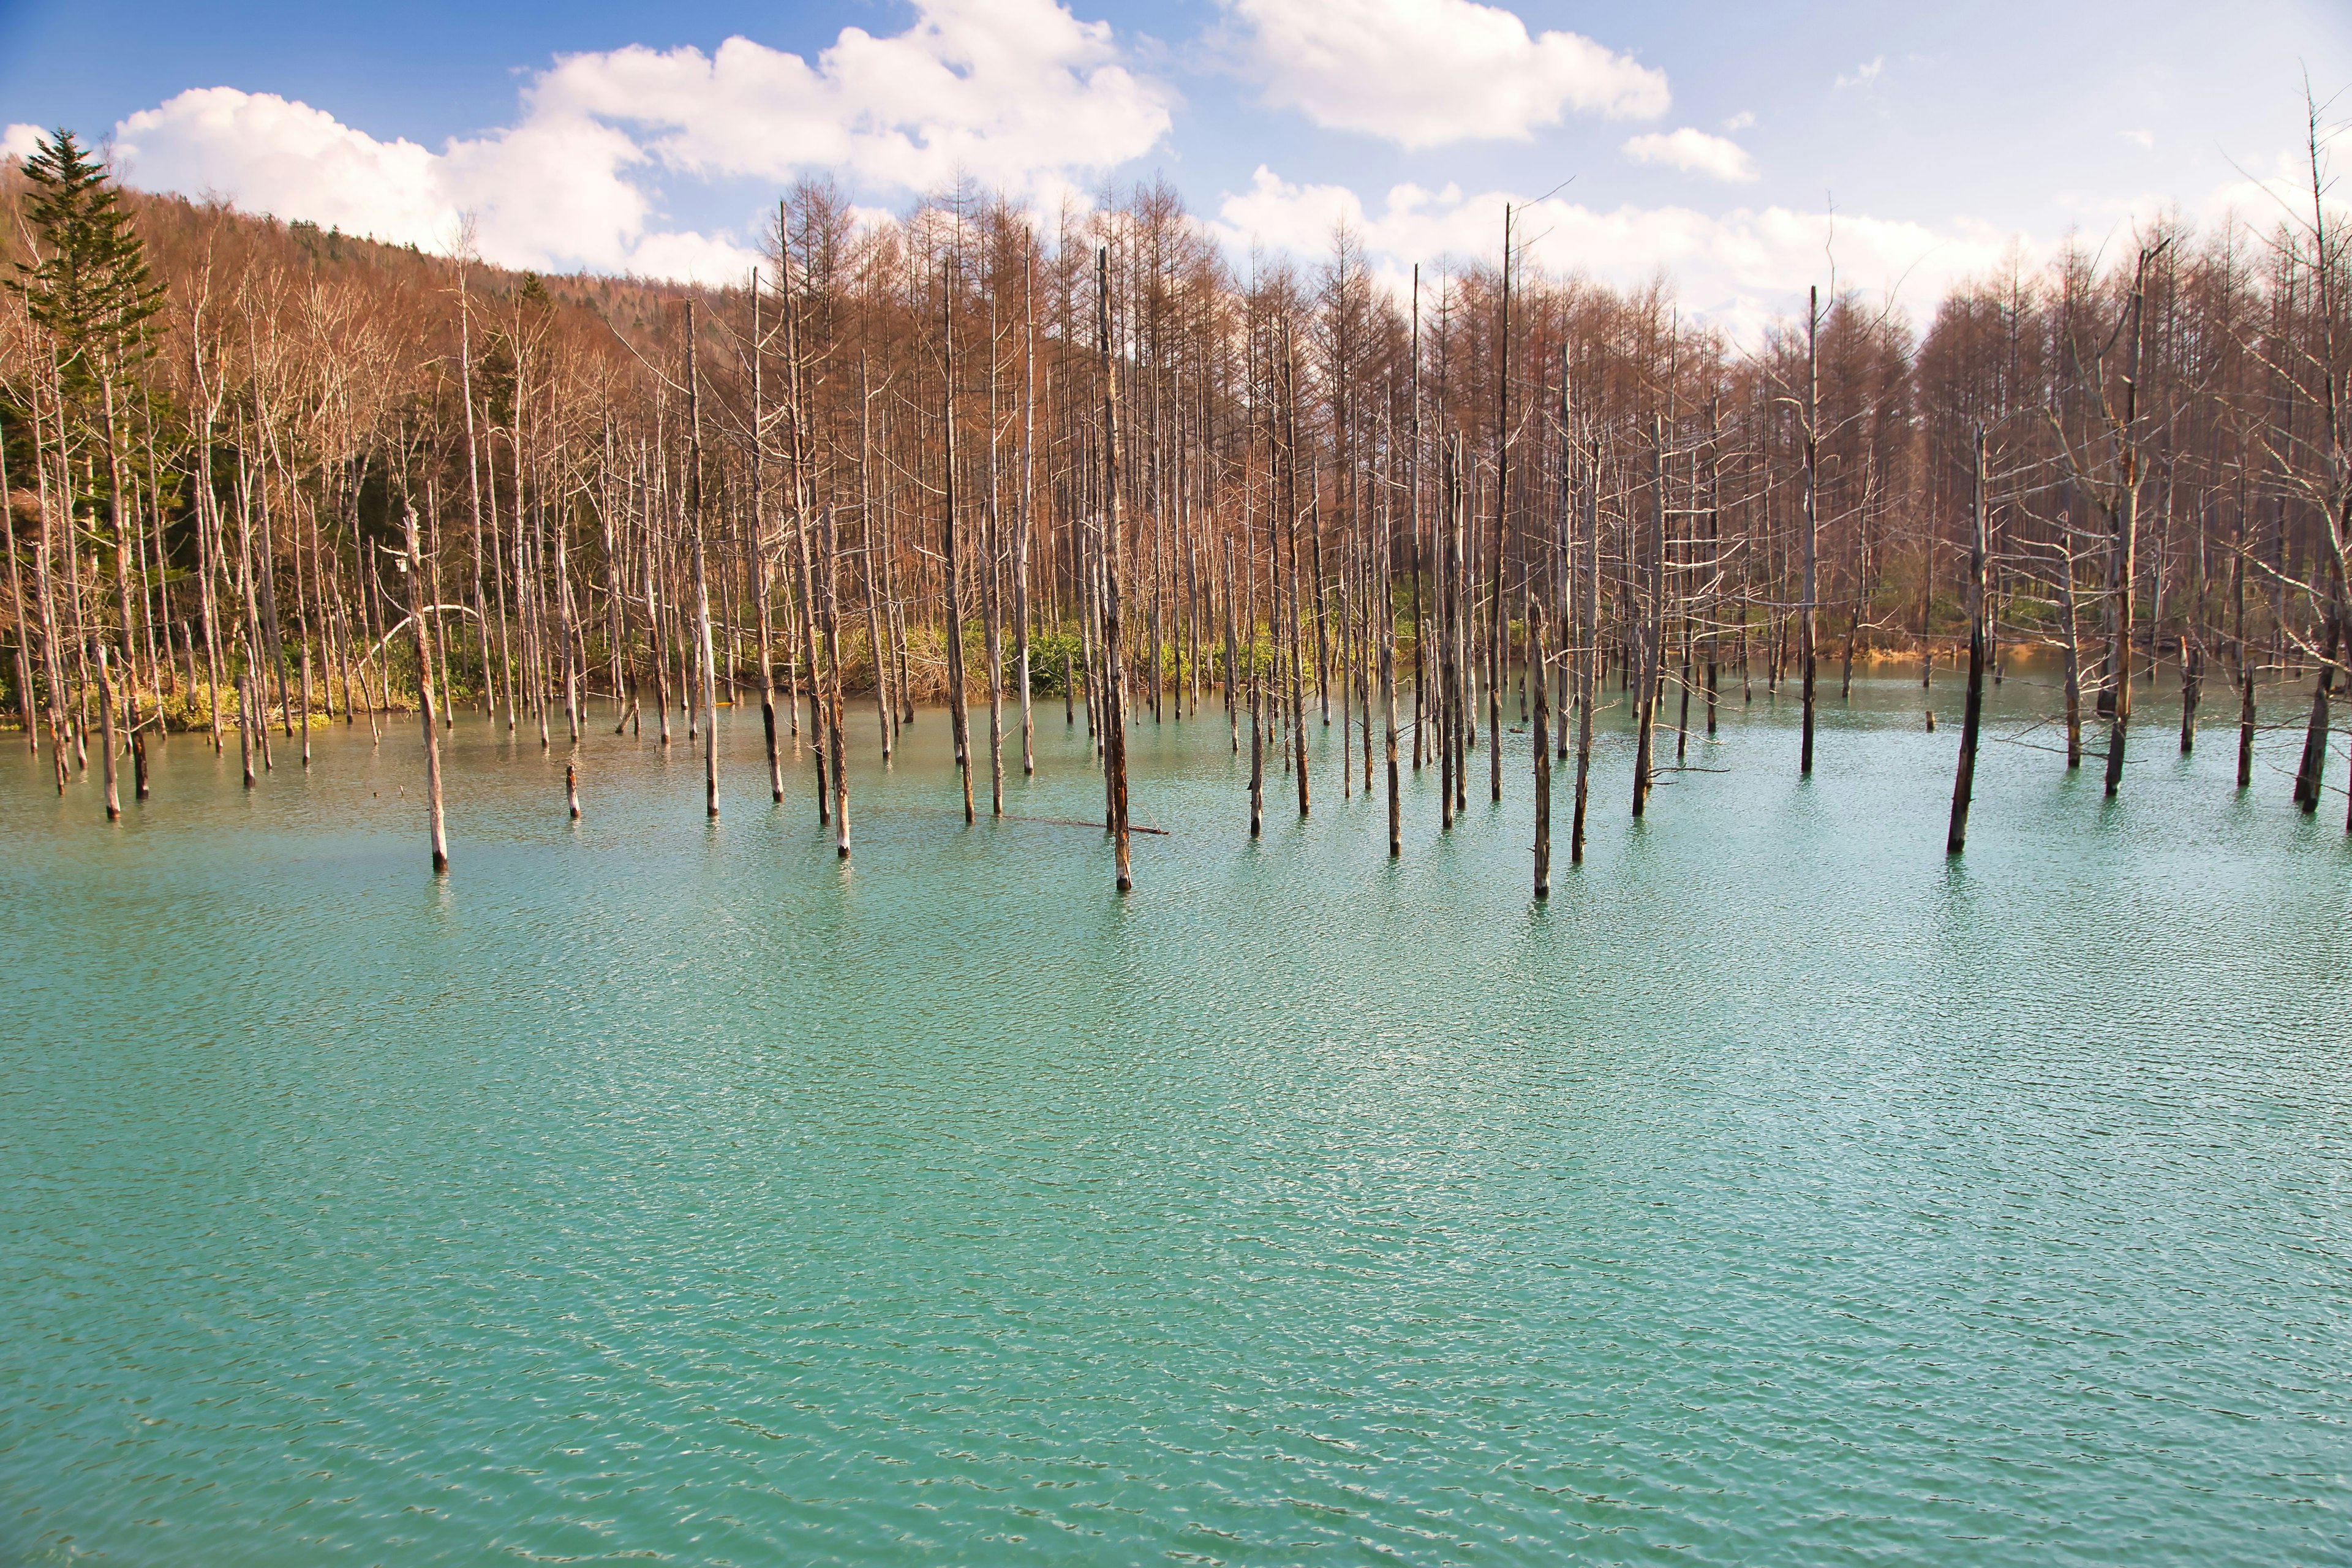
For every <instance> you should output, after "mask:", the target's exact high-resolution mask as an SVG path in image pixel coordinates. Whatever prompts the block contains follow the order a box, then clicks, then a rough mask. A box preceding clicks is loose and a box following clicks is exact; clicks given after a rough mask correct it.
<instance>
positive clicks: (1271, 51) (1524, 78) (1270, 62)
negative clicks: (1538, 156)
mask: <svg viewBox="0 0 2352 1568" xmlns="http://www.w3.org/2000/svg"><path fill="white" fill-rule="evenodd" d="M1223 5H1224V6H1225V9H1226V11H1227V14H1228V15H1229V16H1230V17H1231V18H1232V20H1233V22H1234V33H1235V35H1236V37H1237V40H1238V43H1239V46H1240V49H1241V53H1242V57H1243V60H1244V69H1245V70H1246V71H1247V73H1248V74H1250V75H1251V76H1253V77H1254V78H1255V79H1257V80H1258V82H1259V83H1260V85H1261V86H1262V87H1263V89H1264V90H1265V100H1266V101H1267V102H1268V103H1269V104H1271V105H1273V106H1274V107H1275V108H1277V109H1295V110H1298V111H1300V112H1301V113H1303V114H1305V115H1306V116H1307V118H1308V119H1309V120H1311V121H1314V122H1315V123H1316V124H1318V125H1321V126H1325V127H1327V128H1330V129H1335V130H1343V131H1360V132H1366V133H1367V134H1370V135H1374V136H1381V137H1385V138H1387V139H1389V140H1391V141H1393V142H1399V143H1401V144H1402V145H1403V146H1406V147H1435V146H1442V145H1444V144H1445V143H1447V142H1466V141H1479V140H1496V139H1517V140H1522V141H1524V140H1526V139H1527V138H1528V137H1529V136H1531V135H1533V134H1534V132H1535V130H1536V128H1537V127H1538V126H1544V125H1557V124H1559V122H1560V121H1561V119H1562V117H1563V116H1564V115H1566V114H1567V113H1568V112H1570V110H1573V111H1575V112H1577V113H1580V114H1599V115H1603V116H1607V117H1609V118H1612V119H1648V118H1650V117H1653V116H1655V115H1659V114H1664V112H1665V111H1666V107H1667V104H1668V102H1669V95H1668V93H1667V90H1666V76H1665V73H1664V71H1661V70H1655V69H1652V68H1648V67H1645V66H1643V65H1642V64H1640V63H1639V62H1637V61H1635V60H1634V59H1633V58H1631V57H1629V56H1626V55H1621V54H1615V53H1612V51H1611V50H1609V49H1608V48H1606V47H1603V46H1602V45H1600V44H1597V43H1595V42H1593V41H1592V40H1591V38H1588V37H1582V36H1580V35H1579V34H1575V33H1560V32H1547V33H1540V34H1535V35H1530V34H1529V33H1528V28H1527V24H1526V23H1524V22H1522V21H1520V20H1519V18H1518V17H1517V16H1515V15H1514V14H1512V13H1511V12H1509V11H1506V10H1503V9H1501V8H1500V7H1498V6H1494V5H1478V4H1476V3H1475V0H1223Z"/></svg>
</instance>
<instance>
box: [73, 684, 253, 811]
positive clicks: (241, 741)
mask: <svg viewBox="0 0 2352 1568" xmlns="http://www.w3.org/2000/svg"><path fill="white" fill-rule="evenodd" d="M251 684H252V682H251V681H250V680H249V679H247V677H245V676H243V675H239V676H238V677H237V678H236V755H237V761H238V762H239V763H242V764H243V765H244V768H245V787H246V788H247V789H251V788H252V787H253V697H252V693H251V692H250V691H249V690H248V689H247V688H248V687H249V686H250V685H251ZM64 769H65V763H64V760H63V759H62V757H60V759H59V761H58V794H59V795H63V794H65V772H64Z"/></svg>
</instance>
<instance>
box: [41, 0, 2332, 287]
mask: <svg viewBox="0 0 2352 1568" xmlns="http://www.w3.org/2000/svg"><path fill="white" fill-rule="evenodd" d="M730 39H731V40H735V41H734V42H732V43H730ZM722 46H723V47H722ZM2306 70H2308V72H2309V74H2310V77H2311V79H2312V81H2313V83H2314V85H2315V87H2316V88H2317V89H2318V90H2319V92H2320V93H2321V95H2322V96H2323V97H2326V96H2327V95H2330V94H2333V93H2336V92H2337V91H2339V90H2340V89H2347V88H2352V6H2347V5H2341V4H2333V5H2330V4H2308V3H2303V0H2252V3H2248V4H2240V5H2230V6H2228V7H2216V6H2212V5H2162V4H2154V5H2150V4H2139V5H2123V4H2117V3H2114V0H2089V3H2078V4H2062V5H2049V4H2046V3H2044V4H2038V5H2027V4H2019V3H2015V0H1992V3H1989V4H1980V5H1972V6H1969V7H1958V6H1953V7H1923V6H1901V7H1896V6H1886V5H1859V4H1844V3H1832V4H1817V5H1801V6H1789V7H1768V6H1759V5H1719V4H1718V5H1699V4H1693V3H1687V0H1665V3H1660V4H1652V5H1642V6H1632V5H1591V4H1588V5H1566V4H1554V3H1548V0H1512V3H1511V4H1510V5H1507V6H1506V5H1484V4H1480V3H1478V0H1145V3H1141V4H1108V3H1096V4H1088V3H1087V0H1070V3H1068V4H1066V5H1056V4H1055V0H924V3H923V4H921V5H915V4H908V3H904V0H876V3H849V4H842V3H834V4H821V5H793V6H776V5H736V4H725V5H699V6H692V7H676V8H667V9H656V8H647V7H644V6H641V5H639V6H629V7H623V6H620V5H610V4H602V3H591V4H574V5H561V6H559V5H506V6H499V5H463V6H461V5H446V4H442V3H439V0H428V3H426V4H422V5H410V6H406V7H401V8H391V7H357V6H321V5H286V4H277V3H268V4H258V5H255V4H247V5H235V6H230V5H215V4H185V3H184V4H179V5H155V4H146V3H131V0H100V3H98V4H95V5H86V6H83V7H80V8H79V9H73V10H67V9H64V8H59V7H50V6H34V5H24V4H19V3H17V0H5V3H0V126H6V127H8V128H9V129H8V131H7V132H6V134H7V140H8V144H9V146H10V147H11V148H12V149H18V150H21V149H22V148H23V146H24V145H25V143H26V138H27V136H28V132H27V130H26V127H29V126H33V125H41V126H47V125H51V124H57V123H64V124H68V125H71V126H73V127H75V128H76V129H77V130H79V131H81V132H84V133H85V134H89V135H93V136H100V135H108V134H111V135H113V136H115V137H116V139H117V141H118V142H119V145H120V146H121V149H122V152H123V155H124V162H125V164H126V167H127V171H128V174H129V176H130V178H131V181H132V182H133V183H134V184H147V185H151V186H157V187H163V188H170V189H177V190H182V191H184V192H187V193H188V194H191V195H194V194H201V193H204V192H207V191H209V192H215V193H218V194H222V195H228V196H229V197H231V198H232V199H234V200H235V201H236V202H237V204H238V205H241V206H244V207H247V208H249V209H253V210H266V211H273V212H277V213H278V214H279V215H280V216H287V217H310V218H313V219H315V220H318V221H321V222H331V223H338V224H340V225H341V226H342V227H344V228H346V229H349V230H353V231H365V232H373V233H378V234H381V235H383V236H384V237H391V238H396V239H401V240H415V241H416V242H418V243H421V244H425V245H428V246H439V247H446V246H447V245H448V244H450V243H452V241H453V239H454V236H455V234H456V232H457V222H458V219H457V215H458V214H459V213H461V212H462V213H470V214H471V215H473V221H474V224H475V235H476V243H477V245H478V247H479V248H480V250H481V251H482V253H483V254H484V255H486V256H488V258H491V259H494V260H499V261H505V262H509V263H512V264H516V265H528V266H538V267H542V268H557V269H570V268H579V267H584V268H594V269H607V270H621V269H635V270H641V271H647V272H661V273H673V274H698V275H703V276H723V275H727V274H729V273H730V272H732V271H734V270H735V269H736V268H740V267H741V266H744V265H748V260H749V251H748V248H747V247H750V246H751V245H753V244H755V243H756V240H757V236H758V231H759V227H760V225H761V220H762V216H763V214H764V212H765V211H766V210H767V208H768V206H769V204H770V203H771V202H772V199H773V197H774V195H775V194H776V193H777V191H778V190H779V189H780V187H781V186H782V184H784V183H785V182H787V181H788V180H789V179H791V178H793V177H794V176H796V175H797V174H803V173H809V172H818V171H830V172H832V173H834V174H835V175H836V176H837V177H838V178H840V179H841V180H842V181H843V183H844V184H846V185H847V186H849V187H850V189H851V190H852V192H853V194H854V195H856V199H858V200H859V201H860V202H861V203H863V204H865V205H870V206H872V207H875V208H877V209H892V208H898V207H903V206H904V205H907V204H908V203H909V202H910V201H911V200H913V199H914V198H915V197H916V196H917V195H919V193H920V192H921V191H922V190H923V189H925V188H927V187H929V186H933V185H936V184H938V183H939V181H940V179H942V178H943V177H945V176H946V175H948V174H952V173H954V172H955V171H957V170H961V171H963V172H964V173H966V174H971V175H973V176H975V177H977V178H979V179H980V180H981V181H982V183H983V184H993V185H996V186H999V187H1001V188H1003V189H1004V190H1006V191H1007V192H1008V193H1010V194H1012V195H1014V196H1016V197H1017V198H1019V199H1021V200H1024V201H1026V202H1029V203H1032V204H1034V205H1038V206H1040V207H1041V208H1051V207H1053V206H1055V205H1057V204H1059V203H1060V202H1062V201H1063V200H1065V199H1076V200H1081V201H1082V200H1083V199H1084V198H1085V197H1086V195H1087V194H1089V193H1091V192H1094V191H1097V190H1099V189H1100V188H1101V187H1102V185H1103V184H1104V183H1105V182H1106V181H1126V180H1131V179H1135V178H1138V177H1143V176H1149V175H1150V174H1155V173H1158V174H1164V175H1165V176H1166V177H1167V178H1168V179H1169V180H1170V181H1171V183H1173V184H1175V185H1176V186H1177V188H1178V189H1179V190H1180V191H1181V193H1182V194H1183V195H1184V197H1185V199H1186V202H1187V204H1188V205H1189V207H1190V209H1191V210H1192V213H1193V214H1194V215H1195V216H1197V217H1198V218H1200V219H1201V220H1202V221H1203V222H1204V223H1207V224H1209V225H1211V226H1213V228H1214V230H1215V232H1216V233H1217V234H1218V235H1219V237H1221V238H1222V239H1223V241H1224V242H1225V243H1226V244H1227V245H1229V246H1231V247H1233V248H1234V251H1235V253H1236V254H1240V253H1242V252H1244V251H1245V250H1246V249H1247V248H1248V247H1249V246H1250V245H1251V244H1252V243H1257V244H1261V245H1264V246H1266V247H1270V248H1287V249H1290V250H1292V251H1294V252H1298V253H1303V254H1306V255H1308V256H1310V257H1311V256H1312V255H1314V254H1317V253H1319V251H1320V250H1321V249H1322V248H1323V247H1324V245H1325V244H1326V243H1327V241H1328V235H1329V232H1330V229H1331V226H1332V224H1333V222H1334V221H1335V219H1338V218H1340V217H1342V216H1344V217H1347V218H1348V219H1349V221H1351V222H1353V223H1355V224H1356V225H1357V226H1359V227H1360V229H1361V231H1362V233H1363V236H1364V238H1365V240H1366V243H1367V244H1368V246H1369V247H1370V251H1371V253H1372V256H1373V258H1374V260H1375V264H1376V265H1377V266H1380V267H1381V268H1383V269H1385V270H1387V271H1389V272H1390V273H1391V275H1395V274H1399V273H1401V272H1402V269H1404V268H1409V267H1410V266H1411V264H1412V262H1414V261H1416V260H1419V261H1423V262H1427V263H1431V264H1433V265H1435V264H1440V263H1441V262H1442V260H1443V258H1444V257H1445V256H1446V255H1448V254H1456V255H1459V254H1469V253H1477V252H1486V253H1491V252H1492V251H1493V250H1494V248H1495V247H1496V236H1497V234H1498V231H1499V218H1500V208H1501V205H1502V203H1503V202H1504V201H1506V200H1517V201H1520V202H1526V201H1528V199H1530V198H1534V197H1538V196H1542V195H1544V194H1545V193H1547V192H1551V191H1554V190H1555V188H1556V187H1561V185H1562V182H1564V181H1566V182H1570V183H1569V184H1566V185H1565V187H1564V188H1563V189H1559V194H1558V195H1555V196H1554V197H1553V198H1552V199H1551V200H1550V201H1549V202H1546V203H1544V204H1542V205H1539V206H1538V207H1536V208H1535V209H1534V210H1533V211H1532V212H1530V214H1529V215H1528V223H1527V226H1526V227H1525V228H1524V229H1523V230H1522V232H1523V233H1525V234H1528V235H1531V236H1534V237H1535V254H1536V258H1537V259H1538V260H1539V261H1540V262H1542V263H1543V264H1545V265H1547V266H1550V267H1554V268H1560V269H1568V268H1581V269H1583V270H1586V271H1588V272H1591V273H1592V274H1594V275H1595V276H1599V277H1601V278H1604V279H1609V280H1611V281H1615V282H1638V281H1641V280H1643V279H1647V278H1648V277H1651V276H1653V275H1655V274H1657V273H1658V272H1661V271H1664V272H1665V273H1666V274H1668V275H1669V276H1671V277H1672V278H1673V279H1675V283H1676V285H1677V287H1678V289H1679V291H1680V293H1681V296H1682V298H1683V299H1684V300H1685V302H1686V304H1687V305H1688V307H1689V308H1690V309H1692V310H1695V311H1697V312H1700V313H1703V314H1706V315H1709V316H1713V317H1716V318H1718V319H1721V320H1723V321H1726V323H1727V324H1729V325H1731V326H1733V327H1734V328H1735V330H1742V331H1746V330H1752V328H1753V327H1754V326H1755V325H1756V324H1757V323H1758V322H1759V321H1762V320H1764V319H1766V318H1767V317H1768V316H1769V314H1770V313H1771V312H1772V311H1775V310H1781V309H1785V308H1786V306H1787V305H1788V303H1789V301H1790V299H1792V298H1794V297H1797V296H1799V295H1801V289H1802V288H1803V286H1804V284H1805V283H1806V282H1808V281H1814V280H1822V281H1825V280H1826V279H1827V274H1828V271H1829V268H1830V267H1831V266H1832V262H1834V265H1835V266H1836V268H1837V269H1838V272H1839V275H1840V277H1841V279H1842V280H1843V281H1846V282H1850V283H1853V284H1854V285H1856V286H1858V287H1862V288H1864V289H1869V290H1874V291H1879V292H1889V291H1891V292H1894V293H1895V295H1896V296H1897V298H1898V299H1899V300H1901V301H1902V302H1903V303H1904V304H1905V305H1906V306H1908V307H1909V308H1910V309H1911V310H1913V312H1914V314H1915V315H1916V314H1920V313H1922V312H1924V310H1927V309H1931V308H1932V305H1933V302H1934V300H1935V299H1936V297H1937V295H1939V294H1940V292H1941V291H1942V290H1943V289H1946V288H1948V287H1949V285H1950V283H1951V282H1952V281H1953V280H1954V279H1958V278H1960V277H1964V276H1967V275H1969V274H1970V273H1973V272H1980V271H1983V270H1986V269H1987V268H1991V267H1994V266H1997V265H1999V264H2000V261H2001V259H2002V258H2003V257H2004V256H2006V255H2008V254H2010V253H2011V251H2012V250H2013V251H2014V252H2015V253H2016V254H2018V255H2020V256H2022V257H2023V258H2026V259H2028V260H2032V259H2033V258H2037V257H2039V256H2041V255H2043V254H2046V253H2047V251H2048V249H2049V247H2052V246H2053V245H2054V244H2056V243H2058V242H2060V241H2061V240H2062V239H2063V237H2066V236H2067V235H2069V234H2070V233H2073V234H2077V235H2080V236H2081V237H2084V238H2085V239H2086V240H2088V241H2089V242H2090V243H2092V244H2094V245H2098V244H2102V243H2110V244H2111V243H2116V242H2119V240H2120V238H2121V237H2122V236H2124V235H2126V234H2127V233H2128V230H2129V226H2130V225H2131V223H2132V222H2133V221H2134V220H2135V219H2144V218H2145V217H2146V216H2147V215H2148V214H2150V213H2153V212H2155V211H2157V210H2158V208H2159V207H2161V206H2163V205H2166V204H2172V205H2177V206H2178V207H2179V209H2180V210H2181V211H2182V212H2184V213H2185V214H2187V215H2188V216H2191V217H2194V218H2197V219H2199V220H2200V221H2203V222H2207V223H2212V222H2218V221H2221V216H2222V215H2223V213H2224V212H2225V211H2229V210H2232V209H2234V210H2237V211H2239V212H2241V213H2242V214H2243V215H2244V216H2263V214H2264V213H2265V212H2266V211H2267V210H2269V204H2270V202H2271V199H2272V198H2271V197H2270V196H2269V195H2267V194H2266V193H2265V191H2264V189H2263V184H2262V183H2263V182H2264V181H2271V182H2273V183H2275V182H2276V181H2277V180H2278V179H2279V178H2280V177H2281V176H2283V175H2284V174H2286V173H2288V172H2289V171H2290V170H2291V167H2292V163H2293V160H2294V157H2295V155H2296V153H2297V150H2298V144H2299V142H2300V139H2301V135H2302V130H2303V104H2302V99H2301V91H2302V81H2303V78H2304V73H2305V71H2306ZM2347 115H2352V92H2346V93H2345V96H2344V97H2342V98H2341V99H2339V100H2337V106H2336V115H2335V118H2337V119H2342V118H2345V117H2346V116H2347ZM2344 150H2345V152H2346V153H2347V156H2352V142H2346V143H2345V145H2344ZM1832 211H1834V214H1835V217H1834V219H1832V217H1831V216H1830V214H1831V213H1832Z"/></svg>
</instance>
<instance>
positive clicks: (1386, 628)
mask: <svg viewBox="0 0 2352 1568" xmlns="http://www.w3.org/2000/svg"><path fill="white" fill-rule="evenodd" d="M1393 504H1394V503H1393V502H1392V501H1391V500H1389V499H1388V498H1387V497H1382V498H1381V503H1380V506H1381V542H1380V563H1379V565H1378V567H1377V568H1376V569H1375V571H1374V572H1373V575H1374V577H1376V578H1377V579H1378V581H1379V595H1380V606H1381V608H1380V616H1381V626H1380V639H1381V731H1382V742H1381V746H1382V750H1383V752H1385V754H1386V760H1387V762H1388V771H1389V777H1388V784H1389V858H1390V859H1391V860H1393V859H1395V858H1397V857H1398V856H1400V855H1402V854H1403V853H1404V800H1403V797H1402V795H1400V794H1399V793H1398V784H1399V781H1398V778H1397V690H1396V590H1395V585H1394V584H1392V583H1391V581H1390V580H1389V555H1390V552H1391V551H1393V550H1394V549H1395V548H1396V542H1395V540H1394V539H1393V538H1392V537H1391V527H1390V517H1391V508H1392V506H1393Z"/></svg>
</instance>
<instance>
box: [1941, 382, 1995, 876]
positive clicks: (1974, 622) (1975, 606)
mask: <svg viewBox="0 0 2352 1568" xmlns="http://www.w3.org/2000/svg"><path fill="white" fill-rule="evenodd" d="M1975 449H1976V468H1975V471H1974V476H1973V479H1972V484H1973V488H1974V498H1975V506H1974V508H1973V509H1972V513H1973V518H1974V521H1975V525H1976V526H1975V530H1974V531H1973V532H1972V533H1971V534H1970V536H1969V695H1968V700H1967V704H1966V706H1964V707H1963V708H1962V710H1961V713H1960V761H1959V766H1958V771H1957V772H1956V773H1954V774H1953V777H1952V817H1951V825H1950V826H1949V827H1948V829H1947V831H1946V832H1945V835H1944V853H1945V854H1947V855H1958V853H1959V852H1960V851H1961V850H1962V849H1963V848H1964V847H1967V845H1968V841H1969V802H1970V800H1971V799H1972V798H1973V796H1974V795H1975V793H1976V780H1977V735H1978V731H1979V726H1980V725H1981V724H1982V722H1983V720H1984V675H1985V616H1986V615H1987V613H1988V611H1989V610H1990V604H1989V603H1988V600H1989V595H1988V594H1987V593H1986V584H1985V555H1986V540H1985V438H1984V426H1982V425H1979V426H1977V428H1976V448H1975Z"/></svg>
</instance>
